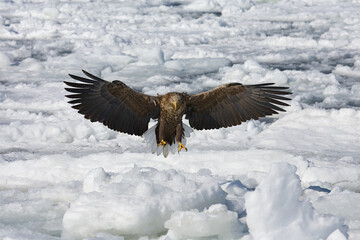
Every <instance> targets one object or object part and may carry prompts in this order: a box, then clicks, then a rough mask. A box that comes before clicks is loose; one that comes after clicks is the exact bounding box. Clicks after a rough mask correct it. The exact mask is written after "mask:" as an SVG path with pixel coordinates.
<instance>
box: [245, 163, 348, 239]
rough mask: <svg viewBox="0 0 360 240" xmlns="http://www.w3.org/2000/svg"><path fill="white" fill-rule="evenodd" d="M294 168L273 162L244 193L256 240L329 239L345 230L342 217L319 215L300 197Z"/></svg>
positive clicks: (249, 220)
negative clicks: (261, 177) (335, 233)
mask: <svg viewBox="0 0 360 240" xmlns="http://www.w3.org/2000/svg"><path fill="white" fill-rule="evenodd" d="M295 170H296V169H295V167H294V166H291V165H289V164H288V163H277V164H274V165H273V166H272V168H271V170H270V173H269V175H268V176H267V177H266V178H264V179H263V180H262V181H261V183H260V184H259V185H258V186H257V188H256V189H255V191H254V192H248V193H247V194H246V195H245V207H246V212H247V224H248V226H249V231H250V233H251V234H252V236H253V239H254V240H261V239H269V240H271V239H294V240H297V239H299V240H305V239H309V240H311V239H314V240H315V239H326V238H327V237H328V236H329V235H330V234H331V233H332V232H334V231H336V230H339V231H340V232H342V233H346V230H347V229H346V227H345V226H344V225H343V220H340V219H339V218H337V217H332V216H326V215H322V214H319V213H317V212H316V211H315V209H314V208H313V207H312V205H311V203H310V202H308V201H301V200H300V196H301V195H302V194H303V190H302V188H301V183H300V179H299V177H298V176H296V175H295ZM284 192H285V193H286V194H283V193H284ZM340 235H341V234H340ZM342 236H344V235H343V234H342Z"/></svg>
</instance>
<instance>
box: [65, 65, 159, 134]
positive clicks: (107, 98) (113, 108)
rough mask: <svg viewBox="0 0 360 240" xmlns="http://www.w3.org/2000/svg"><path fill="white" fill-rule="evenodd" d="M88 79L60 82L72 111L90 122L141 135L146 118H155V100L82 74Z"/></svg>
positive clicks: (118, 85) (119, 84)
mask: <svg viewBox="0 0 360 240" xmlns="http://www.w3.org/2000/svg"><path fill="white" fill-rule="evenodd" d="M83 72H84V74H85V75H86V76H88V77H89V78H83V77H78V76H75V75H71V74H69V75H70V77H71V78H73V79H75V80H78V81H80V82H81V83H74V82H67V81H65V82H64V83H65V84H66V85H68V86H70V87H71V88H65V89H66V90H67V91H68V92H71V94H70V95H66V97H68V98H71V99H73V100H71V101H69V103H70V104H73V106H72V107H73V108H75V109H78V112H79V113H81V114H83V115H84V116H85V118H87V119H90V120H91V121H92V122H95V121H98V122H101V123H103V124H104V125H106V126H108V127H109V128H111V129H113V130H116V131H120V132H123V133H128V134H135V135H139V136H141V135H142V134H143V133H144V132H145V131H146V130H147V129H148V123H149V121H150V118H154V119H155V118H157V117H158V115H159V106H158V105H157V104H156V100H157V97H153V96H149V95H145V94H143V93H140V92H137V91H134V90H132V89H131V88H129V87H128V86H126V85H125V84H124V83H123V82H121V81H113V82H108V81H105V80H103V79H101V78H98V77H96V76H94V75H92V74H90V73H88V72H86V71H84V70H83Z"/></svg>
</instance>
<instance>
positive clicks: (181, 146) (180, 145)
mask: <svg viewBox="0 0 360 240" xmlns="http://www.w3.org/2000/svg"><path fill="white" fill-rule="evenodd" d="M182 148H183V149H185V151H187V148H186V147H185V146H184V145H183V144H182V143H181V142H179V149H178V152H180V151H181V149H182Z"/></svg>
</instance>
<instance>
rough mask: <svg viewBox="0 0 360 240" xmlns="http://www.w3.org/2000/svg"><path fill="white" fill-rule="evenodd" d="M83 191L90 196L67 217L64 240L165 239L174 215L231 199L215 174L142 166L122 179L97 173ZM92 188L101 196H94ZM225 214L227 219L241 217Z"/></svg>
mask: <svg viewBox="0 0 360 240" xmlns="http://www.w3.org/2000/svg"><path fill="white" fill-rule="evenodd" d="M92 185H93V186H92ZM84 188H85V190H86V192H83V193H82V194H80V196H79V198H78V199H77V200H76V201H74V202H73V203H72V204H71V206H70V208H69V209H68V210H67V212H66V213H65V215H64V219H63V228H64V231H63V234H62V237H63V239H67V240H69V239H82V238H84V237H95V236H96V234H97V233H99V232H107V233H110V234H115V235H119V236H124V235H126V236H128V235H130V236H131V235H132V236H142V235H154V234H155V235H160V234H162V233H166V229H165V227H164V223H165V221H167V220H168V219H170V216H171V214H172V213H173V212H175V211H186V210H190V209H197V210H199V211H202V210H203V209H205V208H208V207H210V206H211V205H213V204H224V203H225V197H226V193H225V192H224V191H223V190H222V189H221V187H220V186H219V184H218V183H217V181H216V179H215V178H213V177H212V176H211V175H207V176H201V177H199V175H197V174H185V173H180V172H177V171H175V170H166V171H158V170H155V169H153V168H139V167H134V168H133V169H132V170H130V171H129V172H126V173H123V174H109V173H105V172H104V171H103V170H102V169H95V170H93V171H91V172H90V173H89V175H88V176H87V177H86V178H85V181H84ZM91 189H94V190H96V191H93V192H90V190H91ZM212 209H214V208H212ZM209 211H210V210H209ZM214 211H215V210H214ZM210 212H211V211H210ZM220 212H221V213H220V214H222V215H223V216H228V215H229V216H230V215H231V216H233V214H235V215H236V213H228V212H227V211H220ZM235 215H234V216H235ZM231 216H230V218H231V219H232V217H231ZM235 220H236V219H235ZM235 220H234V221H235ZM229 221H230V220H229ZM230 222H232V220H231V221H230ZM204 224H205V223H204Z"/></svg>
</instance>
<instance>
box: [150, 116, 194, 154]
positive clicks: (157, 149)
mask: <svg viewBox="0 0 360 240" xmlns="http://www.w3.org/2000/svg"><path fill="white" fill-rule="evenodd" d="M182 126H183V129H184V136H183V138H182V139H181V143H182V144H184V145H185V144H186V138H187V137H190V133H191V132H193V130H192V129H191V128H190V127H189V126H188V125H186V124H184V123H183V124H182ZM155 129H156V124H155V125H154V126H152V127H151V128H149V129H148V130H147V131H146V132H144V134H143V137H144V139H145V142H146V145H147V147H148V148H149V149H150V150H151V152H152V153H156V154H157V155H158V156H159V155H160V154H161V153H162V154H163V155H164V157H167V156H168V155H169V152H171V153H172V154H175V153H176V152H177V150H178V149H179V143H177V142H175V143H174V144H172V145H169V144H166V145H165V146H164V147H163V146H158V144H157V141H156V133H155Z"/></svg>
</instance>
